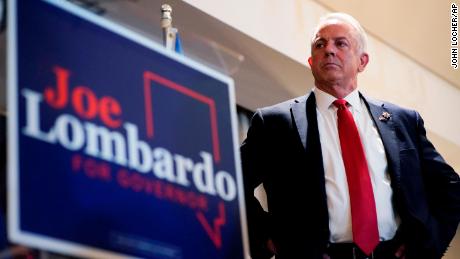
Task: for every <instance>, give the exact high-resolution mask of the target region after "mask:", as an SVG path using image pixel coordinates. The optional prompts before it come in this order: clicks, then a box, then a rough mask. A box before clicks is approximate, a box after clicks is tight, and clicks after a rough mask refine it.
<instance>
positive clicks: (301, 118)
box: [291, 92, 313, 151]
mask: <svg viewBox="0 0 460 259" xmlns="http://www.w3.org/2000/svg"><path fill="white" fill-rule="evenodd" d="M311 95H313V92H311V93H310V94H309V95H308V98H310V96H311ZM291 109H292V116H293V117H294V121H295V126H296V128H297V132H298V133H299V137H300V141H301V142H302V145H303V148H304V150H305V151H306V150H307V130H308V121H307V96H302V97H301V98H299V99H298V100H295V102H294V103H293V104H292V108H291Z"/></svg>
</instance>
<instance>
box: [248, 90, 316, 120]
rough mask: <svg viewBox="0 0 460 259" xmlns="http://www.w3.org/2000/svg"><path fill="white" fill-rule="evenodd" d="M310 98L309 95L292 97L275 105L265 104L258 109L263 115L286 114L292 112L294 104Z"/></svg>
mask: <svg viewBox="0 0 460 259" xmlns="http://www.w3.org/2000/svg"><path fill="white" fill-rule="evenodd" d="M307 98H308V94H307V95H302V96H299V97H296V98H292V99H289V100H286V101H283V102H280V103H277V104H274V105H270V106H265V107H262V108H259V109H257V111H258V112H260V113H261V114H262V115H264V116H267V115H285V114H290V111H291V108H292V106H293V105H295V104H297V103H300V104H302V103H305V102H306V100H307Z"/></svg>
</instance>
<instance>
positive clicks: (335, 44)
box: [308, 22, 368, 85]
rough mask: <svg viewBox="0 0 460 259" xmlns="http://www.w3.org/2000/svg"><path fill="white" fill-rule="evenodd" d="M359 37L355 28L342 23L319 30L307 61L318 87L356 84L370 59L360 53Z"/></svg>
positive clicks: (328, 25) (331, 24)
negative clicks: (352, 82) (341, 83)
mask: <svg viewBox="0 0 460 259" xmlns="http://www.w3.org/2000/svg"><path fill="white" fill-rule="evenodd" d="M356 37H357V34H356V32H355V30H354V29H353V27H351V26H350V25H348V24H345V23H340V22H337V23H330V24H327V25H325V26H324V27H322V28H321V30H319V32H318V33H317V34H316V38H315V40H314V41H313V44H312V46H311V48H312V51H311V57H310V58H309V59H308V63H309V64H310V67H311V70H312V73H313V76H314V78H315V81H316V83H317V84H319V85H327V84H329V83H331V82H345V83H347V82H351V81H350V80H354V81H356V78H357V74H358V73H359V72H361V71H363V70H364V68H365V66H366V64H367V62H368V55H367V54H365V53H362V54H360V53H359V50H358V41H357V38H356Z"/></svg>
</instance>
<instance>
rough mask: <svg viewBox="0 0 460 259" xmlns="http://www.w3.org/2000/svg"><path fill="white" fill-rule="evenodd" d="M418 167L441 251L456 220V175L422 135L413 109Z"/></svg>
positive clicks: (459, 193) (459, 192) (459, 182)
mask: <svg viewBox="0 0 460 259" xmlns="http://www.w3.org/2000/svg"><path fill="white" fill-rule="evenodd" d="M416 120H417V131H418V139H419V147H420V148H419V152H420V153H419V154H420V156H421V169H422V173H423V176H424V184H425V187H426V192H427V196H428V203H429V206H430V211H431V214H432V215H433V216H434V217H435V219H436V221H437V223H438V233H439V236H438V237H437V238H438V240H435V242H436V241H437V243H438V244H437V245H438V247H437V249H438V252H439V254H440V255H442V254H443V253H445V251H446V250H447V247H448V246H449V243H450V242H451V241H452V238H453V237H454V236H455V232H456V230H457V227H458V224H459V221H460V177H459V175H458V174H457V173H456V172H455V171H454V169H452V167H451V166H449V165H448V164H447V163H446V162H445V161H444V159H443V158H442V156H441V155H440V154H439V153H438V152H437V151H436V149H435V148H434V146H433V144H432V143H431V142H430V141H429V140H428V139H427V137H426V130H425V127H424V123H423V119H422V118H421V117H420V115H419V114H418V113H416Z"/></svg>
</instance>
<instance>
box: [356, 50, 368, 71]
mask: <svg viewBox="0 0 460 259" xmlns="http://www.w3.org/2000/svg"><path fill="white" fill-rule="evenodd" d="M367 63H369V55H368V54H367V53H363V54H361V57H359V66H358V72H363V71H364V69H365V68H366V66H367Z"/></svg>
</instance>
